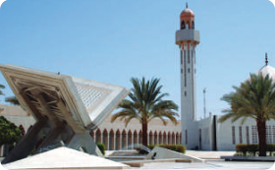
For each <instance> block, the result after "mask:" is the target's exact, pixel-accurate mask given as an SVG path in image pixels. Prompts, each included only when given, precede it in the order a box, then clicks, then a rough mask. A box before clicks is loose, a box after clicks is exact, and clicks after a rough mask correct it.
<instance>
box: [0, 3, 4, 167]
mask: <svg viewBox="0 0 275 170" xmlns="http://www.w3.org/2000/svg"><path fill="white" fill-rule="evenodd" d="M4 1H5V0H0V5H1V4H2V2H4ZM0 168H1V167H0Z"/></svg>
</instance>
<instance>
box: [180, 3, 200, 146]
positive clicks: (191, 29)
mask: <svg viewBox="0 0 275 170" xmlns="http://www.w3.org/2000/svg"><path fill="white" fill-rule="evenodd" d="M199 42H200V33H199V31H197V30H195V15H194V12H193V11H192V10H190V9H188V4H186V9H184V10H183V11H182V13H181V15H180V30H178V31H177V32H176V44H177V45H179V48H180V66H181V67H180V68H181V70H180V72H181V74H180V78H181V124H182V144H184V145H186V146H187V147H188V146H189V147H188V148H191V147H192V146H191V145H190V143H194V144H195V143H196V141H194V140H196V139H195V138H194V137H192V136H196V135H197V133H198V132H195V131H196V130H195V129H196V127H194V128H193V126H194V124H195V121H196V118H197V114H196V53H195V48H196V46H197V44H199ZM189 136H190V137H189ZM194 146H195V145H194Z"/></svg>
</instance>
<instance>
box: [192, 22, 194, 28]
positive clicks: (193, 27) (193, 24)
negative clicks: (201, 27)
mask: <svg viewBox="0 0 275 170" xmlns="http://www.w3.org/2000/svg"><path fill="white" fill-rule="evenodd" d="M192 29H195V22H194V21H192Z"/></svg>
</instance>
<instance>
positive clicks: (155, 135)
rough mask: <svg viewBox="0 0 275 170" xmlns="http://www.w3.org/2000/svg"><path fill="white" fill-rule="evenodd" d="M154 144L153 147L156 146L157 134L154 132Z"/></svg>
mask: <svg viewBox="0 0 275 170" xmlns="http://www.w3.org/2000/svg"><path fill="white" fill-rule="evenodd" d="M154 144H155V145H156V144H158V132H157V131H155V133H154Z"/></svg>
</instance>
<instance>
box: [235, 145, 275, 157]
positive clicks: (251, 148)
mask: <svg viewBox="0 0 275 170" xmlns="http://www.w3.org/2000/svg"><path fill="white" fill-rule="evenodd" d="M258 151H259V145H258V144H238V145H236V152H237V153H238V154H240V153H242V154H243V155H244V156H246V155H247V152H248V153H250V154H252V155H253V156H256V155H257V152H258ZM266 151H267V152H269V153H270V155H272V152H273V151H275V144H267V145H266Z"/></svg>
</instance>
